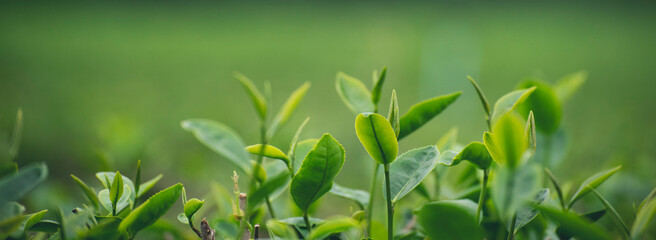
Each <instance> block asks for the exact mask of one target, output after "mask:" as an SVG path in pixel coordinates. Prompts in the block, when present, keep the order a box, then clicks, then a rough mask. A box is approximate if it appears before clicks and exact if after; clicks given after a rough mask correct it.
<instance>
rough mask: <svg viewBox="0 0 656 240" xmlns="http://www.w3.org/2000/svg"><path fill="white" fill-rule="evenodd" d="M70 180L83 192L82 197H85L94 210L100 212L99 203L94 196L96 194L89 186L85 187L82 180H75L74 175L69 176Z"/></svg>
mask: <svg viewBox="0 0 656 240" xmlns="http://www.w3.org/2000/svg"><path fill="white" fill-rule="evenodd" d="M71 178H73V180H74V181H75V182H76V183H77V185H78V186H79V187H80V189H82V192H84V195H85V196H86V197H87V199H88V200H89V202H90V203H91V204H92V205H93V207H94V208H96V209H97V210H100V201H98V197H97V196H96V192H95V191H94V190H93V189H91V188H90V187H89V186H87V184H86V183H84V182H83V181H82V180H80V179H79V178H77V177H76V176H75V175H73V174H71Z"/></svg>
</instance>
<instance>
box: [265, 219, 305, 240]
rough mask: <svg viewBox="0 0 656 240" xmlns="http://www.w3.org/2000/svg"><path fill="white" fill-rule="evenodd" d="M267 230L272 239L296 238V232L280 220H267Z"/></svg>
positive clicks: (286, 239)
mask: <svg viewBox="0 0 656 240" xmlns="http://www.w3.org/2000/svg"><path fill="white" fill-rule="evenodd" d="M266 226H267V230H268V231H269V236H270V237H271V239H274V240H283V239H284V240H294V239H298V237H297V236H296V232H294V230H293V229H292V227H290V226H289V225H287V223H284V222H282V221H278V220H273V219H272V220H269V221H267V224H266Z"/></svg>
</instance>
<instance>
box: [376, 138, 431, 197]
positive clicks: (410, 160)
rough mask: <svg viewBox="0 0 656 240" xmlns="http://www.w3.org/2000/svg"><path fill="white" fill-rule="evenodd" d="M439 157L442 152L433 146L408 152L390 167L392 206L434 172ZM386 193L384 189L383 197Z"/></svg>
mask: <svg viewBox="0 0 656 240" xmlns="http://www.w3.org/2000/svg"><path fill="white" fill-rule="evenodd" d="M439 156H440V151H438V150H437V147H435V146H433V145H431V146H426V147H422V148H417V149H413V150H410V151H407V152H405V153H404V154H402V155H401V156H399V157H398V158H397V159H396V161H394V162H393V163H392V164H391V165H390V180H391V181H390V182H391V186H390V191H391V196H392V204H395V203H396V202H398V201H399V200H401V198H403V197H404V196H405V195H407V194H408V193H410V191H412V190H413V189H414V188H415V187H417V185H419V184H420V183H421V181H423V180H424V178H426V176H428V174H430V173H431V171H433V168H435V165H436V164H437V160H438V158H439ZM385 193H386V191H385V188H383V196H387V195H386V194H385Z"/></svg>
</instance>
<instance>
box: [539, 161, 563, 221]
mask: <svg viewBox="0 0 656 240" xmlns="http://www.w3.org/2000/svg"><path fill="white" fill-rule="evenodd" d="M544 171H545V172H546V173H547V176H549V179H550V180H551V183H552V184H553V185H554V188H555V189H556V193H557V194H558V200H559V201H560V207H561V208H562V209H563V211H567V207H565V199H564V198H563V192H562V190H560V185H559V184H558V182H557V181H556V177H554V175H553V173H551V170H549V168H548V167H545V168H544Z"/></svg>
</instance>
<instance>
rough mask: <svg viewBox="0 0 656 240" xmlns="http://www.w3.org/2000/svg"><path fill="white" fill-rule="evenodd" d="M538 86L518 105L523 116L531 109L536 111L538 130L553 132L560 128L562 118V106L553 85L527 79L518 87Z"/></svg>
mask: <svg viewBox="0 0 656 240" xmlns="http://www.w3.org/2000/svg"><path fill="white" fill-rule="evenodd" d="M529 87H531V88H532V87H537V88H536V89H535V90H534V91H533V93H531V95H530V96H528V98H526V100H525V101H524V102H523V103H520V104H519V105H518V106H517V110H519V112H520V113H521V114H522V116H528V113H529V111H533V112H534V113H535V125H536V127H537V129H538V130H540V131H543V132H545V133H553V132H555V131H556V130H558V127H559V126H560V120H561V118H562V114H563V113H562V112H563V110H562V107H561V105H560V101H559V100H558V98H557V97H556V92H555V90H554V89H553V87H552V86H551V85H550V84H548V83H546V82H543V81H540V80H527V81H524V82H522V83H520V84H519V86H518V88H520V89H525V88H529Z"/></svg>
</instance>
